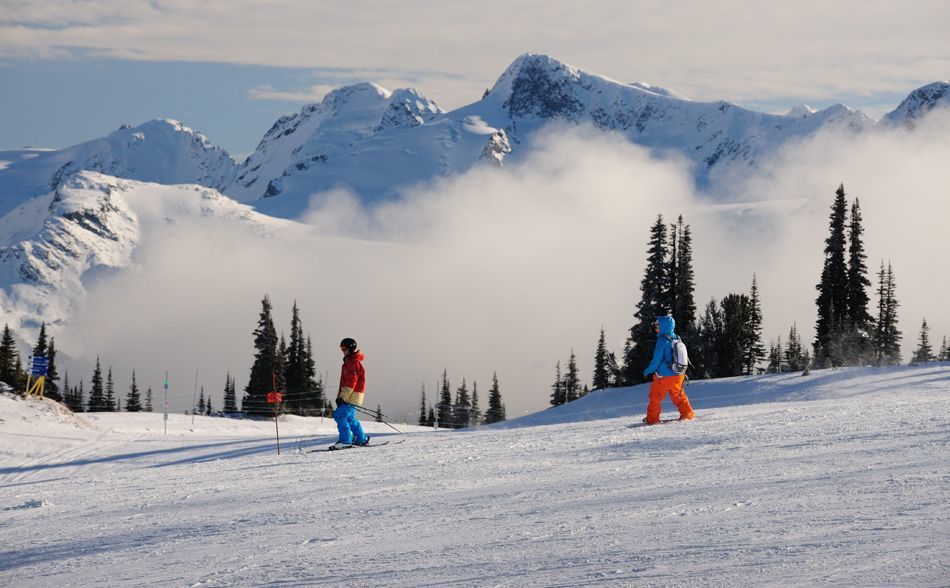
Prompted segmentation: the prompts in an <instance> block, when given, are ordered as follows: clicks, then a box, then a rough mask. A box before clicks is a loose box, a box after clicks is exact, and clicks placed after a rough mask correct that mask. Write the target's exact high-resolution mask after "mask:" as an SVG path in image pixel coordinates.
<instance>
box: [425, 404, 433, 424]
mask: <svg viewBox="0 0 950 588" xmlns="http://www.w3.org/2000/svg"><path fill="white" fill-rule="evenodd" d="M434 424H435V409H434V408H432V407H431V406H430V407H429V416H427V417H426V426H429V427H431V426H433V425H434Z"/></svg>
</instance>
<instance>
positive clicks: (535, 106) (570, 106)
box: [488, 53, 582, 119]
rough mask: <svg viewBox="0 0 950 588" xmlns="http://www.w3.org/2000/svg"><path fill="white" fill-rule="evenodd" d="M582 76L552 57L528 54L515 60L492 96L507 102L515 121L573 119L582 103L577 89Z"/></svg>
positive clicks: (507, 107)
mask: <svg viewBox="0 0 950 588" xmlns="http://www.w3.org/2000/svg"><path fill="white" fill-rule="evenodd" d="M580 78H581V72H580V70H578V69H577V68H575V67H571V66H570V65H567V64H566V63H563V62H561V61H558V60H557V59H554V58H553V57H550V56H548V55H540V54H536V53H525V54H523V55H521V56H519V57H518V58H517V59H515V60H514V61H513V62H512V63H511V65H509V66H508V68H507V69H506V70H505V72H504V73H503V74H502V75H501V77H500V78H498V81H497V82H495V85H494V86H493V87H492V89H491V90H490V91H489V93H488V97H494V98H495V99H497V100H502V101H503V106H504V108H505V109H507V110H508V112H509V114H510V115H511V116H512V117H513V118H525V117H534V118H544V119H546V118H558V117H567V118H570V117H572V116H573V115H575V114H577V113H578V112H579V111H580V110H581V108H582V105H581V102H580V100H578V98H577V97H576V96H575V95H574V91H573V86H574V85H575V84H577V82H578V81H580Z"/></svg>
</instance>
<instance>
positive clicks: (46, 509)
mask: <svg viewBox="0 0 950 588" xmlns="http://www.w3.org/2000/svg"><path fill="white" fill-rule="evenodd" d="M793 378H794V379H793ZM688 392H689V394H690V397H691V399H692V400H693V403H694V406H696V408H697V414H698V419H697V420H694V421H689V422H684V423H671V424H669V425H664V426H655V427H635V428H630V427H629V425H630V424H632V423H635V422H638V421H639V419H640V418H641V417H642V414H643V409H644V404H645V400H646V387H637V388H630V389H622V390H610V391H604V392H596V393H594V394H593V395H591V396H588V397H587V398H585V399H582V400H580V401H577V402H576V403H572V405H567V406H564V407H559V408H557V409H552V410H549V411H544V412H542V413H538V414H537V415H529V416H528V417H526V418H525V419H522V420H521V423H519V421H513V422H510V423H506V424H504V425H502V426H498V427H483V428H481V429H479V430H476V431H464V432H445V431H440V432H431V431H425V432H419V429H418V428H412V427H410V428H409V429H414V431H415V432H412V433H411V434H406V435H403V436H401V437H400V436H398V435H395V434H393V435H389V434H387V433H386V431H389V433H393V432H392V431H391V430H389V429H387V428H386V427H385V426H384V425H381V424H378V423H367V428H368V429H369V430H370V431H371V433H372V434H373V435H374V436H376V437H377V438H379V439H383V438H389V439H396V438H405V439H406V442H405V443H403V444H400V445H395V446H390V447H380V448H376V449H373V450H372V451H369V450H354V451H346V452H339V453H311V454H307V453H304V451H303V450H304V449H306V448H310V447H313V446H316V445H327V444H329V443H331V442H333V441H334V440H335V434H334V432H333V426H332V421H327V422H326V423H323V424H319V423H316V422H313V421H316V419H310V420H307V419H297V420H295V421H292V422H290V423H287V424H286V425H285V424H283V423H282V425H281V426H282V432H281V448H282V452H281V455H277V453H276V448H275V446H274V439H273V421H270V424H268V423H267V422H251V421H237V422H236V424H232V423H231V422H229V421H226V420H225V419H213V418H202V417H199V418H198V419H197V421H196V424H195V425H194V426H191V425H189V419H190V417H183V416H182V415H171V417H170V418H172V420H171V421H170V425H169V431H170V433H171V434H170V435H169V436H167V437H166V436H163V435H162V434H161V425H160V424H159V425H158V427H157V428H156V425H155V423H157V422H160V419H161V418H162V417H161V415H160V414H151V415H128V414H122V413H119V414H100V415H81V418H83V419H85V420H86V421H89V422H92V423H93V425H94V426H93V427H90V428H86V429H83V428H76V427H73V428H66V427H67V426H68V425H65V424H59V425H56V426H53V425H50V424H45V423H42V422H32V423H30V424H29V427H30V429H29V430H30V431H32V433H30V434H31V435H32V436H31V437H28V436H27V435H26V434H25V433H24V429H23V428H18V426H15V425H16V424H17V423H16V421H17V419H16V416H15V415H16V414H18V413H16V412H14V416H10V415H8V414H4V415H3V418H4V422H3V423H0V443H2V446H0V448H2V452H0V529H2V533H3V537H4V541H3V546H2V547H0V585H17V586H86V585H94V584H106V585H110V586H131V585H144V584H150V585H151V584H155V585H167V586H234V585H264V584H266V585H271V586H285V585H286V586H292V585H293V586H296V585H334V586H369V585H386V586H443V585H465V586H469V585H471V586H483V585H491V586H523V585H544V586H584V585H596V586H602V585H618V586H623V585H636V586H666V585H677V586H683V585H687V586H689V585H696V586H736V585H740V586H784V585H814V584H837V585H914V586H938V585H946V579H947V577H950V569H948V565H947V563H946V561H945V557H944V556H945V555H946V553H947V551H948V546H950V543H948V537H950V533H948V531H950V508H948V506H947V505H948V504H950V468H948V463H950V461H948V458H950V452H948V442H950V428H948V425H950V365H948V364H938V365H936V366H935V367H926V368H894V369H890V370H871V369H868V370H840V371H838V372H816V373H815V374H813V375H812V376H810V377H808V378H802V377H800V376H789V375H784V376H763V377H757V378H745V379H733V380H726V381H716V382H697V383H695V384H693V385H691V386H690V387H689V388H688ZM0 400H3V401H4V403H3V404H2V405H0V406H2V407H3V410H4V411H5V412H6V411H12V410H16V411H25V410H27V408H28V406H29V404H30V403H28V402H26V401H13V400H10V399H9V398H8V397H2V398H0ZM601 405H603V406H605V407H613V408H614V412H613V413H611V414H610V416H609V418H600V419H597V418H595V415H596V413H597V411H596V410H594V409H593V408H592V407H597V406H601ZM10 407H12V408H10ZM617 412H625V414H616V413H617ZM673 414H674V412H673V409H672V407H671V405H669V404H668V403H665V404H664V416H672V415H673ZM143 419H149V420H150V421H151V424H150V429H149V430H145V428H143V427H141V426H140V425H138V423H140V422H143ZM552 421H553V422H552ZM539 422H551V424H547V425H538V424H537V423H539ZM532 423H535V424H534V425H533V426H528V425H532ZM521 425H525V426H521ZM228 426H231V427H233V428H232V429H228V428H227V427H228ZM285 426H286V428H287V429H289V431H288V432H287V433H286V437H285V436H284V435H285V432H284V430H283V427H285ZM137 427H138V428H137ZM156 431H157V432H156Z"/></svg>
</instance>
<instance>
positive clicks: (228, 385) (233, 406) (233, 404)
mask: <svg viewBox="0 0 950 588" xmlns="http://www.w3.org/2000/svg"><path fill="white" fill-rule="evenodd" d="M237 411H238V407H237V390H236V389H235V385H234V379H233V378H231V372H228V374H227V376H225V378H224V412H237Z"/></svg>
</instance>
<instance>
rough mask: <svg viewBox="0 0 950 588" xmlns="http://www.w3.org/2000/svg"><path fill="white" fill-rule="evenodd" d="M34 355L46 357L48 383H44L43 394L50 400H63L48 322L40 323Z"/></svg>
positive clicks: (54, 348) (54, 347)
mask: <svg viewBox="0 0 950 588" xmlns="http://www.w3.org/2000/svg"><path fill="white" fill-rule="evenodd" d="M33 357H45V358H46V362H47V366H46V383H45V385H44V392H43V395H44V396H45V397H46V398H49V399H50V400H55V401H57V402H61V401H62V400H63V397H62V395H61V394H60V393H59V385H58V384H57V383H56V382H57V380H59V374H57V371H56V346H55V343H54V341H53V339H52V338H50V339H49V341H48V342H47V336H46V323H42V324H41V325H40V333H39V336H38V337H37V341H36V345H35V346H34V347H33Z"/></svg>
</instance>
